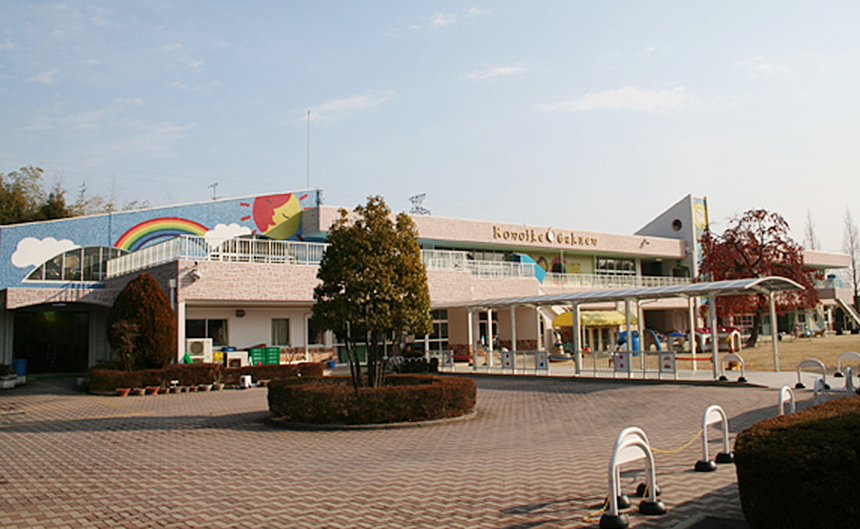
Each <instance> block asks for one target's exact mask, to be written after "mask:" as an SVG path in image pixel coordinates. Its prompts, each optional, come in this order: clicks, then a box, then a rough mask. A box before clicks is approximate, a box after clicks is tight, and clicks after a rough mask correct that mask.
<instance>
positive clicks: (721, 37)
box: [0, 0, 860, 251]
mask: <svg viewBox="0 0 860 529" xmlns="http://www.w3.org/2000/svg"><path fill="white" fill-rule="evenodd" d="M858 20H860V3H858V2H852V1H844V2H831V1H808V2H796V1H790V0H780V1H755V2H749V1H748V0H741V1H716V2H683V1H651V0H638V1H578V0H567V1H557V2H554V1H534V0H532V1H507V0H499V1H489V0H487V1H483V2H482V1H479V2H454V1H442V2H430V1H414V2H402V1H393V0H392V1H372V0H368V1H362V2H347V1H340V2H331V1H314V2H311V1H243V2H237V1H232V2H231V1H219V0H206V1H194V0H186V1H166V0H160V1H159V0H144V1H134V0H131V1H124V2H113V1H110V2H108V1H101V0H90V1H82V2H78V1H66V2H41V1H38V0H26V1H19V0H2V1H0V173H8V172H10V171H15V170H17V169H18V168H20V167H23V166H27V165H35V166H38V167H41V168H42V169H44V171H45V180H46V184H47V185H51V184H52V183H54V182H59V183H60V184H61V185H62V186H63V187H64V188H66V189H67V190H69V195H70V198H74V196H75V195H76V194H77V192H78V190H79V189H80V186H81V185H82V184H84V185H86V186H87V188H88V189H89V191H90V192H92V193H97V194H100V195H102V196H105V197H111V196H113V197H115V198H116V199H117V200H118V201H119V202H120V203H122V202H128V201H133V200H137V201H148V202H149V204H151V205H153V206H160V205H169V204H178V203H188V202H199V201H205V200H211V199H212V197H213V196H217V197H223V198H230V197H241V196H250V195H257V194H264V193H273V192H282V191H291V190H301V189H306V188H308V187H311V188H317V187H320V188H323V189H324V190H325V201H326V204H328V205H334V206H343V207H347V208H352V207H354V206H356V205H358V204H363V203H365V202H366V199H367V197H368V196H371V195H381V196H383V197H384V198H385V199H386V202H387V203H388V204H389V206H390V207H391V208H392V209H393V210H394V211H407V212H408V211H410V210H411V208H412V205H413V204H412V203H411V202H410V200H409V198H410V197H412V196H415V195H419V194H424V195H425V198H424V200H423V202H421V204H420V205H421V206H422V207H423V208H425V209H427V210H429V211H430V212H431V213H432V214H433V215H439V216H448V217H457V218H468V219H478V220H487V221H499V222H511V223H517V224H519V223H522V224H529V225H536V226H548V227H556V228H566V229H573V230H588V231H597V232H609V233H626V234H632V233H634V232H635V231H636V230H638V229H639V228H641V227H642V226H644V225H645V224H647V223H648V222H649V221H650V220H651V219H652V218H654V217H656V216H657V215H658V214H660V213H661V212H662V211H664V210H666V209H668V208H669V207H670V206H672V205H673V204H674V203H676V202H677V201H678V200H680V199H681V198H683V197H684V196H686V195H687V194H693V195H694V196H701V197H707V199H708V204H709V209H710V217H711V222H712V227H713V229H715V230H716V231H718V232H719V231H721V230H722V229H724V228H725V226H726V224H727V222H728V221H729V220H730V219H731V218H732V217H734V216H737V215H739V214H741V213H742V212H744V211H746V210H749V209H753V208H763V209H767V210H769V211H775V212H778V213H780V214H781V215H782V216H783V217H785V219H786V220H787V221H788V222H789V224H790V225H791V228H792V234H793V236H794V238H795V239H796V240H797V241H798V242H803V240H804V232H805V229H806V227H807V225H808V223H809V219H811V220H812V226H813V231H814V233H815V235H816V237H817V239H818V241H819V245H820V248H821V249H823V250H829V251H840V250H841V248H842V233H843V227H844V224H845V222H844V218H845V214H846V212H847V211H850V213H851V215H852V217H853V218H854V219H855V223H857V222H860V178H858V176H860V157H858V154H857V153H858V150H860V149H858V147H860V126H858V122H860V120H858V118H860V105H858V103H857V95H858V93H860V90H858V88H860V67H858V66H860V32H858V31H857V27H856V25H857V21H858ZM215 184H217V185H215Z"/></svg>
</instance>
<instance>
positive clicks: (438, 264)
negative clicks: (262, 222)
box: [107, 235, 690, 288]
mask: <svg viewBox="0 0 860 529" xmlns="http://www.w3.org/2000/svg"><path fill="white" fill-rule="evenodd" d="M326 246H328V245H327V244H323V243H309V242H293V241H275V240H271V239H244V238H229V239H225V238H215V237H197V236H191V235H180V236H178V237H175V238H173V239H169V240H167V241H164V242H161V243H158V244H154V245H152V246H147V247H146V248H143V249H141V250H138V251H136V252H132V253H130V254H126V255H122V256H120V257H117V258H116V259H112V260H110V261H108V263H107V277H109V278H110V277H117V276H121V275H125V274H129V273H132V272H137V271H139V270H146V269H148V268H152V267H154V266H158V265H161V264H164V263H169V262H171V261H176V260H179V259H185V260H190V261H220V262H245V263H269V264H293V265H318V264H319V263H320V261H321V260H322V256H323V253H324V252H325V249H326ZM421 262H423V263H424V266H425V267H427V270H462V271H468V272H469V273H471V274H472V276H474V277H477V278H481V279H511V278H531V277H535V266H536V265H535V264H534V263H515V262H509V261H475V260H471V259H469V258H468V254H467V252H460V251H449V250H422V251H421ZM689 282H690V279H688V278H681V277H648V276H635V275H601V274H555V273H547V274H546V277H545V278H544V281H543V284H544V285H545V286H562V287H577V288H626V287H655V286H669V285H680V284H687V283H689Z"/></svg>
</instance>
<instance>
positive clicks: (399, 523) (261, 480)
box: [0, 376, 777, 529]
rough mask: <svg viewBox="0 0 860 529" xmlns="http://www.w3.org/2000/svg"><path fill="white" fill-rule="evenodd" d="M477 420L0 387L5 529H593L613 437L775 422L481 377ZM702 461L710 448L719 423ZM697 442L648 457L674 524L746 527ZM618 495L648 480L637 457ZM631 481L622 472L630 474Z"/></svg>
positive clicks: (664, 393) (763, 395) (729, 402)
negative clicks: (302, 427) (290, 419)
mask: <svg viewBox="0 0 860 529" xmlns="http://www.w3.org/2000/svg"><path fill="white" fill-rule="evenodd" d="M476 383H477V386H478V412H477V415H476V417H475V418H473V419H470V420H464V421H457V422H449V423H444V424H438V425H434V426H427V427H410V428H396V429H371V430H340V431H294V430H287V429H281V428H275V427H272V426H270V425H269V424H268V423H267V422H266V418H267V417H268V411H267V410H268V408H267V403H266V392H267V390H266V389H265V388H254V389H251V390H246V391H238V390H225V391H220V392H211V393H182V394H175V395H154V396H140V397H125V398H120V397H102V396H94V395H86V394H83V393H78V392H76V391H74V389H73V384H72V383H71V382H70V381H67V380H63V379H55V380H37V381H30V383H29V384H28V385H27V386H26V387H23V388H21V387H19V388H16V389H14V390H5V391H4V392H3V393H0V526H2V527H5V528H23V527H28V528H31V527H45V528H79V527H81V528H83V527H111V528H112V527H126V528H132V527H135V528H136V527H176V528H179V527H207V528H208V527H215V528H218V527H374V528H379V527H470V528H471V527H482V528H483V527H486V528H491V527H492V528H518V529H525V528H532V527H535V528H556V527H597V522H591V523H587V522H583V517H584V516H586V515H587V514H588V513H589V512H591V511H594V510H596V509H598V508H599V507H600V505H601V504H602V502H603V499H604V497H605V496H606V492H607V465H608V461H609V457H610V454H611V451H612V445H613V443H614V441H615V437H616V436H617V434H618V433H619V432H620V430H621V429H622V428H624V427H627V426H639V427H641V428H643V429H644V430H645V432H646V433H647V434H648V436H649V438H650V440H651V443H652V445H653V446H654V447H656V448H659V449H662V450H669V449H674V448H678V447H680V446H682V445H683V444H684V443H686V442H687V441H689V440H690V439H691V438H692V437H693V436H695V435H696V433H697V432H698V431H699V429H700V425H701V416H702V413H703V411H704V410H705V408H706V407H707V406H709V405H711V404H718V405H720V406H722V407H723V408H724V409H725V410H726V412H727V414H728V416H729V418H730V431H731V434H732V435H731V437H732V443H734V435H735V434H736V433H737V432H739V431H741V430H742V429H744V428H746V427H747V426H749V425H751V424H752V423H754V422H756V421H758V420H760V419H763V418H765V417H770V416H773V415H775V413H776V400H777V392H776V391H775V390H768V389H761V388H753V387H737V386H735V387H725V386H721V387H717V386H710V385H699V386H695V385H672V384H660V385H658V384H642V383H631V382H628V381H623V382H622V381H595V380H573V379H562V378H547V377H543V378H539V377H511V376H495V377H494V376H479V377H476ZM710 437H711V439H712V440H713V442H712V443H711V445H710V447H711V450H712V451H711V453H712V454H715V453H716V452H717V451H718V450H719V448H720V443H719V435H718V433H717V430H716V428H714V429H713V430H712V435H711V436H710ZM700 456H701V441H700V440H697V441H696V442H695V443H693V444H692V445H691V446H690V447H689V448H686V449H684V450H682V451H681V452H678V453H675V454H656V467H657V480H658V482H659V484H660V485H661V487H662V489H663V501H664V502H665V504H666V506H667V508H668V509H669V514H667V515H666V516H663V517H659V518H644V517H642V516H640V515H638V514H636V515H631V517H630V520H631V525H632V526H638V527H675V526H676V525H678V524H680V523H682V522H685V521H686V520H689V519H690V518H691V517H693V516H696V515H703V514H704V515H712V516H718V517H722V518H735V519H737V518H742V514H741V512H740V504H739V502H738V495H737V484H736V474H735V469H734V467H733V466H732V465H722V466H720V468H719V469H718V470H717V471H716V472H713V473H696V472H693V471H692V468H693V465H694V463H695V461H696V460H697V459H699V458H700ZM624 469H625V471H624V472H623V473H622V486H623V488H624V490H625V491H626V492H633V490H635V486H636V484H637V483H639V482H640V481H642V472H641V471H640V470H641V462H640V463H632V464H630V465H627V466H625V467H624ZM628 469H629V470H628Z"/></svg>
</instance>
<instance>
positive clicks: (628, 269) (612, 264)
mask: <svg viewBox="0 0 860 529" xmlns="http://www.w3.org/2000/svg"><path fill="white" fill-rule="evenodd" d="M594 273H596V274H604V275H635V274H636V263H635V262H634V261H633V260H632V259H607V258H605V257H597V258H595V263H594Z"/></svg>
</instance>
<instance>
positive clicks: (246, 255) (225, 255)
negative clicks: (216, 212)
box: [107, 235, 326, 278]
mask: <svg viewBox="0 0 860 529" xmlns="http://www.w3.org/2000/svg"><path fill="white" fill-rule="evenodd" d="M325 247H326V245H325V244H321V243H309V242H293V241H275V240H270V239H241V238H232V239H222V238H215V237H195V236H191V235H180V236H178V237H175V238H173V239H170V240H167V241H164V242H161V243H158V244H153V245H152V246H147V247H146V248H143V249H141V250H138V251H136V252H132V253H130V254H126V255H123V256H121V257H118V258H116V259H111V260H110V261H108V269H107V277H109V278H110V277H117V276H121V275H125V274H130V273H132V272H137V271H140V270H146V269H148V268H152V267H154V266H158V265H161V264H164V263H169V262H171V261H177V260H179V259H185V260H188V261H221V262H236V263H243V262H244V263H270V264H293V265H318V264H319V262H320V260H322V255H323V252H324V251H325Z"/></svg>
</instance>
